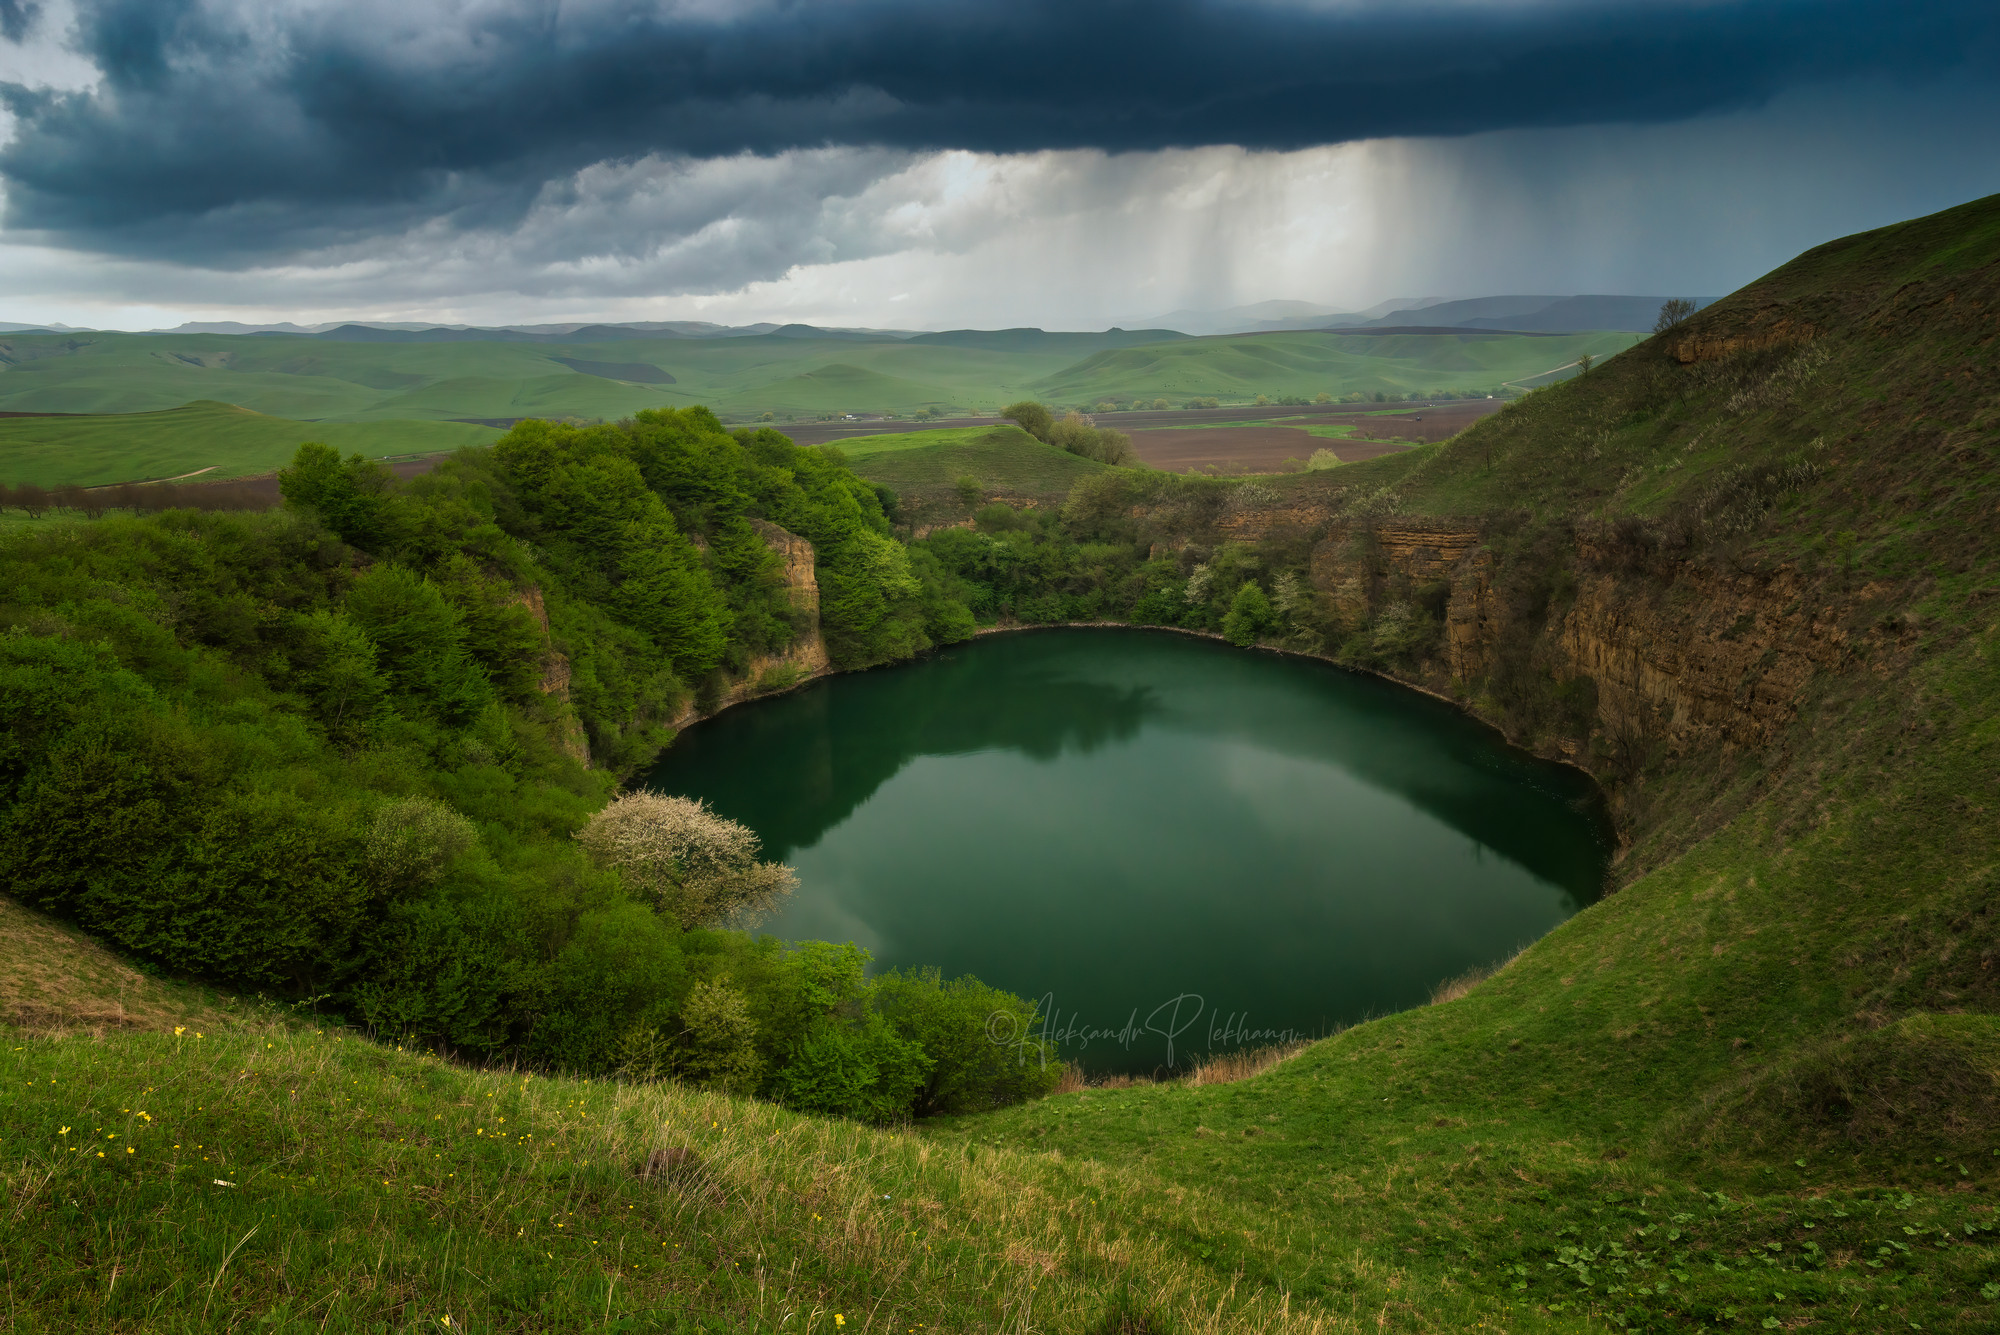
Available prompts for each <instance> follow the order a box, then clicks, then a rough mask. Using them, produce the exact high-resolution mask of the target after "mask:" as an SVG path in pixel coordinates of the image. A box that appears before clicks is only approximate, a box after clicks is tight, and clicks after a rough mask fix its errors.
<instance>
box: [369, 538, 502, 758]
mask: <svg viewBox="0 0 2000 1335" xmlns="http://www.w3.org/2000/svg"><path fill="white" fill-rule="evenodd" d="M345 610H346V613H347V616H348V618H349V619H351V620H352V621H353V622H354V624H355V625H357V626H359V627H360V628H361V629H362V630H363V631H365V632H366V633H367V635H368V638H369V639H370V640H371V641H373V642H374V645H375V651H376V662H377V664H379V666H380V667H381V669H382V672H383V675H384V676H385V677H386V678H387V679H388V682H389V686H390V689H391V690H393V691H395V692H396V693H397V694H398V695H400V696H401V697H402V698H403V699H404V700H405V701H407V702H409V703H412V704H415V705H417V706H418V707H420V708H422V709H425V710H427V711H429V712H431V713H433V714H434V715H435V716H436V717H437V718H438V720H439V721H441V722H443V723H445V724H446V725H448V726H450V727H457V728H462V727H466V726H468V725H470V724H471V722H472V721H473V719H475V718H477V717H478V716H479V714H480V713H481V712H482V711H483V710H484V709H485V708H486V707H487V705H489V704H491V703H492V701H493V688H492V686H491V685H490V684H489V683H488V681H487V679H486V672H485V670H484V669H483V668H481V667H480V666H479V664H477V663H476V662H474V661H473V659H472V655H471V654H469V653H467V652H466V649H465V619H464V618H463V617H462V616H460V615H459V612H458V609H457V608H455V607H453V606H452V605H451V604H450V603H448V602H446V601H445V599H444V595H442V594H440V593H439V592H438V591H437V588H436V587H435V586H434V585H432V584H431V582H430V581H429V580H426V579H424V578H423V577H422V576H421V575H418V574H416V573H415V572H414V571H410V570H406V569H404V568H403V567H402V566H399V565H378V566H376V567H375V568H374V569H372V570H370V571H369V572H368V573H367V574H365V575H363V576H362V577H361V578H360V579H358V580H356V581H355V582H354V587H353V588H352V589H350V590H349V591H348V594H347V604H346V608H345Z"/></svg>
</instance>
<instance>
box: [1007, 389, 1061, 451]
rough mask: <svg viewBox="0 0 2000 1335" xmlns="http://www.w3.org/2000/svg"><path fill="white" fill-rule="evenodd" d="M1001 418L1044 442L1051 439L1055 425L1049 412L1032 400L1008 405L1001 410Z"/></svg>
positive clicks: (1053, 418)
mask: <svg viewBox="0 0 2000 1335" xmlns="http://www.w3.org/2000/svg"><path fill="white" fill-rule="evenodd" d="M1000 416H1001V417H1002V418H1003V419H1005V420H1007V421H1009V422H1013V423H1014V424H1015V425H1017V426H1019V427H1020V428H1021V430H1023V431H1025V432H1027V433H1028V434H1029V435H1031V436H1033V437H1034V438H1035V439H1036V440H1039V441H1044V442H1046V441H1047V440H1048V439H1049V428H1050V427H1052V426H1054V425H1055V417H1054V416H1053V415H1052V414H1051V413H1050V412H1049V410H1048V409H1047V408H1045V407H1043V406H1042V405H1041V404H1039V403H1036V402H1035V401H1034V400H1032V399H1023V400H1021V401H1020V402H1019V403H1010V404H1008V405H1007V406H1006V407H1005V408H1002V409H1001V410H1000Z"/></svg>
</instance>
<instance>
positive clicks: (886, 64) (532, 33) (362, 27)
mask: <svg viewBox="0 0 2000 1335" xmlns="http://www.w3.org/2000/svg"><path fill="white" fill-rule="evenodd" d="M59 28H60V31H58V29H59ZM0 36H4V37H6V38H8V39H9V40H19V39H24V38H25V39H28V40H35V41H41V42H57V41H60V42H63V43H66V44H67V45H68V47H69V48H70V50H71V52H72V54H73V55H74V56H76V57H81V58H82V59H83V60H84V61H85V62H87V64H88V66H89V67H90V68H92V69H93V70H94V71H95V74H96V77H95V79H94V81H92V82H89V83H88V84H86V85H84V86H74V87H57V86H38V85H35V84H33V83H32V82H30V81H28V80H26V79H20V78H17V79H16V80H15V81H13V82H8V83H4V84H0V97H4V101H5V106H6V109H7V111H8V112H9V113H10V118H11V123H12V138H11V140H10V141H9V142H8V143H7V144H6V145H5V146H4V148H0V177H4V181H5V194H6V214H5V218H6V224H7V226H8V228H9V229H10V231H11V232H13V233H14V235H16V236H17V237H21V236H24V235H25V236H30V237H33V238H36V239H39V240H42V241H44V242H47V243H51V244H55V245H58V246H62V247H67V248H79V249H88V250H93V251H97V252H100V253H112V254H122V255H126V256H131V257H152V258H159V259H166V260H170V261H177V262H183V263H197V264H204V265H221V266H228V265H236V266H245V267H249V266H257V265H268V264H271V263H278V262H283V261H285V260H286V259H287V258H296V257H300V256H306V255H313V256H318V257H320V260H319V261H316V262H323V261H327V260H331V259H333V258H334V257H337V256H339V255H341V254H342V253H343V252H344V251H351V250H352V249H353V248H355V247H361V248H363V249H368V248H369V247H370V246H371V245H372V244H373V243H376V242H379V241H381V240H383V239H385V238H404V239H409V238H422V237H425V236H430V237H432V238H433V239H434V240H435V239H436V238H437V237H438V236H440V235H442V234H443V233H446V232H449V233H452V234H456V235H459V236H466V237H472V236H485V237H488V238H506V242H505V244H506V245H508V246H510V247H512V248H514V249H517V250H518V249H523V248H525V249H526V250H527V251H533V250H534V248H535V246H536V244H537V242H536V240H535V238H536V237H537V236H538V235H543V234H546V236H547V237H548V238H549V239H548V240H547V241H546V242H545V243H543V249H542V253H543V254H544V255H545V257H546V258H547V260H548V262H549V264H551V265H553V266H555V268H556V269H557V270H559V269H560V267H561V265H563V264H565V263H571V262H577V261H580V260H583V259H586V258H589V257H602V256H606V255H610V256H614V257H615V256H620V255H623V256H624V259H623V260H621V261H620V262H636V261H638V260H640V259H644V260H645V262H647V263H653V264H658V265H663V266H664V267H665V269H666V270H668V271H672V270H673V269H674V265H675V261H674V259H673V256H672V254H670V253H668V251H673V250H677V251H678V252H679V254H680V255H681V257H682V260H683V261H684V264H683V267H684V269H686V270H687V271H690V272H691V271H693V270H695V269H698V268H699V265H700V256H701V254H702V253H703V248H704V247H708V248H709V249H710V250H711V251H716V253H720V250H729V251H731V253H734V254H738V255H744V254H750V253H753V252H755V251H756V250H757V245H756V244H755V241H754V238H753V240H752V242H751V243H750V244H744V243H743V242H742V239H741V238H738V240H737V243H736V244H734V245H733V247H732V246H729V245H724V244H723V242H724V241H725V240H726V238H723V237H721V236H719V235H712V236H705V235H704V228H707V227H710V226H713V225H715V220H714V219H710V220H709V221H706V222H701V221H699V220H697V219H696V218H695V215H696V214H700V213H702V212H703V211H704V210H706V211H707V212H709V213H711V214H716V216H717V217H718V218H721V219H724V220H727V219H737V220H742V219H755V220H758V221H756V222H753V223H749V224H746V225H748V226H750V227H751V228H752V229H753V230H754V229H756V228H759V227H761V228H763V229H764V231H765V232H766V233H767V234H768V237H767V239H768V246H767V247H766V251H767V254H766V258H765V260H764V261H762V262H761V264H758V263H752V264H747V265H746V264H737V265H735V266H734V267H733V268H731V267H730V266H728V265H724V266H723V267H722V268H721V269H718V270H714V271H712V272H711V273H710V276H709V278H708V279H707V284H708V287H709V289H710V290H717V289H720V288H725V287H727V286H728V285H730V284H731V283H732V282H738V283H740V282H741V281H745V280H747V279H749V278H753V277H756V276H758V275H760V274H765V273H767V271H769V270H770V269H771V268H772V266H774V265H776V266H779V267H778V268H777V269H776V272H778V273H782V272H784V267H783V263H810V262H813V257H812V255H811V254H810V253H809V252H810V246H808V245H804V244H803V243H802V242H801V241H800V239H799V237H800V235H802V234H810V237H811V239H812V241H813V244H819V245H822V246H823V247H825V248H826V254H825V255H824V256H823V257H822V258H824V259H834V258H838V257H840V256H843V255H846V256H848V257H850V258H852V257H858V256H861V255H864V254H867V253H871V252H870V248H871V247H876V248H879V247H880V246H881V245H883V244H885V242H884V241H883V239H882V229H881V228H880V227H879V226H872V227H871V228H868V229H864V230H865V231H867V233H868V236H867V237H866V238H864V237H862V236H861V235H860V234H859V233H857V232H854V231H853V229H848V230H847V231H843V229H842V227H841V226H840V224H839V215H840V213H841V211H842V205H841V203H840V201H842V200H852V199H857V198H861V197H864V196H866V195H867V194H868V193H869V192H870V191H871V190H877V189H880V188H882V186H883V183H885V182H891V181H893V180H895V179H896V178H897V177H898V176H899V174H901V173H904V172H907V171H908V170H909V166H910V164H911V163H912V162H915V161H917V160H918V158H917V157H916V156H915V155H919V154H932V153H934V152H935V151H937V150H951V149H959V150H971V151H973V152H974V153H977V154H981V155H987V156H986V157H985V160H987V161H999V160H1005V158H996V157H994V156H992V155H1036V154H1042V153H1045V152H1046V151H1049V150H1059V151H1085V152H1091V151H1094V152H1098V153H1109V154H1128V153H1137V152H1139V151H1152V150H1161V149H1177V148H1200V147H1203V146H1209V145H1235V146H1240V147H1242V148H1245V149H1251V150H1295V149H1302V148H1307V147H1310V146H1314V145H1324V144H1337V143H1345V142H1350V141H1356V140H1362V139H1373V138H1384V137H1410V136H1459V135H1470V134H1478V133H1486V132H1493V131H1502V130H1509V129H1521V128H1527V127H1554V126H1575V125H1593V124H1605V123H1640V124H1644V123H1663V122H1671V121H1676V120H1681V119H1685V118H1688V117H1692V116H1698V115H1712V114H1715V113H1718V112H1723V111H1729V110H1733V109H1741V108H1747V107H1755V106H1758V105H1761V104H1762V103H1764V102H1765V101H1767V100H1768V99H1770V98H1772V97H1773V96H1775V95H1778V94H1781V93H1783V92H1784V91H1786V90H1788V89H1792V88H1796V87H1800V86H1805V85H1811V84H1814V83H1816V82H1824V81H1828V80H1836V79H1848V78H1853V77H1856V76H1861V75H1868V74H1879V75H1885V76H1889V77H1891V78H1896V79H1902V80H1914V79H1923V78H1930V77H1933V76H1936V75H1938V74H1940V73H1941V72H1946V71H1949V70H1952V69H1954V68H1963V67H1967V66H1969V67H1970V68H1972V69H1975V70H1985V71H1991V70H1992V69H1993V68H1994V67H1995V60H1996V52H2000V10H1996V9H1995V7H1994V6H1993V5H1992V3H1991V0H1932V2H1931V3H1927V4H1925V5H1921V6H1908V5H1897V4H1890V3H1881V2H1880V0H1760V2H1752V0H1708V2H1707V3H1699V4H1689V3H1683V2H1679V0H1638V2H1636V3H1628V4H1623V5H1605V4H1602V3H1597V4H1591V5H1583V4H1577V3H1570V0H1541V2H1539V3H1536V2H1532V0H1529V2H1524V3H1511V4H1510V3H1499V4H1494V3H1472V2H1471V0H1460V2H1458V3H1451V2H1449V0H1444V2H1440V3H1432V4H1387V3H1372V2H1368V0H1361V2H1356V3H1333V2H1328V3H1279V2H1278V0H1145V2H1144V3H1141V2H1140V0H846V2H845V3H803V2H801V0H765V2H763V3H747V4H723V3H721V2H720V0H693V2H684V3H671V2H666V3H658V4H645V3H637V2H635V0H569V2H568V3H561V4H559V3H556V2H555V0H468V2H464V3H450V4H442V3H440V4H422V3H412V0H292V2H291V3H282V2H281V3H271V2H270V0H79V3H78V4H77V5H76V8H75V9H74V11H73V13H72V12H70V11H64V12H63V14H62V15H61V16H60V17H59V16H58V15H57V13H56V12H55V11H54V10H51V11H50V12H48V13H46V14H42V15H40V17H39V21H38V19H37V11H36V7H35V6H32V5H29V4H24V3H22V2H21V0H0ZM1148 156H1150V152H1149V153H1148ZM1114 160H1115V159H1114ZM760 163H761V164H765V165H763V166H760V165H759V164H760ZM718 164H721V165H718ZM732 164H733V165H732ZM769 164H781V165H782V167H783V170H782V171H779V172H776V173H773V171H772V170H771V167H770V165H769ZM781 178H791V179H781ZM716 191H721V192H723V193H724V194H727V193H728V192H730V191H735V192H737V194H739V195H741V196H745V197H747V196H750V195H756V194H758V193H759V192H762V193H763V194H764V196H765V197H766V202H765V205H764V206H753V205H752V204H749V203H745V204H742V205H741V206H740V207H733V208H732V209H729V210H725V211H721V212H720V213H718V212H717V210H716V209H715V208H714V207H713V201H714V200H715V199H716V198H718V196H716V195H715V193H714V192H716ZM704 192H707V193H704ZM816 192H817V193H816ZM621 197H622V198H623V200H624V201H625V204H624V207H625V209H626V216H627V218H628V220H629V219H630V218H631V217H633V216H636V214H637V213H644V214H645V215H646V217H647V218H648V219H650V220H651V222H650V223H649V225H648V226H647V227H641V228H636V229H635V228H631V227H626V228H625V229H624V232H623V233H622V239H621V236H620V235H613V234H612V233H613V232H616V231H617V230H618V227H619V224H618V222H617V218H618V215H619V210H620V207H621V206H620V203H619V199H620V198H621ZM786 198H790V199H791V200H792V202H791V203H789V204H788V203H786V202H785V200H786ZM704 200H706V201H709V202H707V203H704V202H703V201H704ZM828 201H832V202H831V203H830V204H829V203H828ZM565 210H569V211H571V212H572V213H576V214H578V216H576V217H574V218H573V219H572V222H573V223H574V226H575V228H576V229H578V230H574V231H568V232H565V231H563V230H562V229H561V228H556V227H553V224H552V223H551V221H550V220H556V219H559V218H560V217H561V216H562V215H563V214H564V211H565ZM579 211H580V212H579ZM585 213H587V214H588V215H589V217H588V218H585V217H583V216H581V215H582V214H585ZM676 216H678V217H681V218H682V220H683V222H684V223H687V224H688V225H684V226H676V225H673V224H672V223H671V219H672V218H674V217H676ZM662 219H667V220H669V221H667V222H664V223H663V222H662V221H661V220H662ZM545 223H546V224H550V225H549V226H548V227H546V228H545ZM592 227H599V228H609V229H611V231H610V232H599V233H593V232H592V231H591V230H590V229H591V228H592ZM665 233H672V234H674V235H675V236H677V237H678V238H679V240H677V241H676V242H674V244H673V246H671V247H669V248H668V251H662V250H661V249H660V247H659V243H658V238H659V237H660V236H661V235H662V234H665ZM564 237H567V238H568V239H563V238H564ZM579 238H581V239H579ZM647 238H651V239H650V240H648V239H647ZM621 246H623V247H624V249H623V250H622V251H621V249H620V248H621ZM475 248H476V247H475ZM718 248H719V250H718ZM641 250H643V251H644V252H645V253H644V255H640V254H639V253H638V252H639V251H641ZM558 252H561V254H558ZM786 256H790V259H789V260H786V259H785V257H786ZM781 261H782V262H783V263H781ZM678 281H679V280H670V282H669V286H670V287H671V286H672V285H673V283H674V282H678ZM681 290H686V289H685V288H682V289H681Z"/></svg>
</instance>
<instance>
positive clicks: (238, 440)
mask: <svg viewBox="0 0 2000 1335" xmlns="http://www.w3.org/2000/svg"><path fill="white" fill-rule="evenodd" d="M499 435H500V433H499V432H498V431H496V430H494V429H493V428H492V427H483V426H472V425H469V424H467V423H463V422H436V421H396V420H389V421H379V422H368V423H365V424H363V423H350V422H295V421H290V420H288V419H286V418H282V417H267V416H265V415H264V414H262V413H256V412H251V411H250V410H249V409H247V408H238V407H234V406H233V405H231V404H227V403H204V402H197V403H189V404H184V405H183V406H181V407H179V408H171V409H168V410H167V411H165V412H157V413H130V414H117V415H107V416H86V417H10V418H0V481H4V482H8V483H14V484H20V483H28V482H32V483H35V484H37V485H39V486H44V487H52V486H59V485H61V484H63V483H66V482H76V483H81V484H83V485H86V486H95V485H98V484H100V483H109V482H135V481H144V480H147V479H152V478H170V477H179V476H181V475H183V474H187V473H193V472H196V471H197V470H202V475H203V476H204V477H208V478H226V477H243V476H246V475H251V474H257V473H268V472H271V471H273V470H274V469H277V468H281V467H283V466H284V465H285V464H286V463H287V462H289V461H290V459H291V457H292V452H293V451H294V450H296V449H298V447H299V443H300V442H301V441H306V440H319V441H324V442H326V443H327V444H329V445H332V446H333V447H334V448H336V449H338V450H341V451H342V452H344V453H360V454H365V455H368V456H369V457H371V458H379V457H381V456H384V455H392V454H431V453H440V452H443V451H447V450H455V449H458V448H460V447H462V446H466V445H484V444H487V443H488V442H490V441H493V440H496V439H498V437H499Z"/></svg>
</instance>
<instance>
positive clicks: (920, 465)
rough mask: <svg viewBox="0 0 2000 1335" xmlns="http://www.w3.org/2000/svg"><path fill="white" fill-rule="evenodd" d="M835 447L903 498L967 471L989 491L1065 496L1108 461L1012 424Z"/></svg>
mask: <svg viewBox="0 0 2000 1335" xmlns="http://www.w3.org/2000/svg"><path fill="white" fill-rule="evenodd" d="M836 448H838V449H839V451H840V452H841V453H842V454H843V455H845V456H846V457H847V460H848V463H849V466H851V467H852V468H853V469H854V471H855V472H856V473H859V474H860V475H861V476H862V477H865V478H867V479H868V480H869V481H870V482H880V483H882V484H883V485H884V486H887V487H889V488H891V489H892V490H894V491H896V492H897V493H899V494H901V495H904V496H905V497H906V498H909V497H914V498H924V497H927V496H935V495H939V494H942V493H944V492H947V491H950V490H951V489H953V488H954V487H956V485H957V484H958V480H959V479H960V478H968V477H969V478H971V479H973V480H974V481H975V482H977V483H978V484H979V485H980V487H981V489H982V490H983V491H985V492H987V493H989V494H1003V493H1004V494H1011V495H1020V496H1051V497H1053V496H1065V495H1068V493H1069V489H1070V487H1071V486H1073V485H1074V484H1075V483H1076V481H1077V479H1078V478H1082V477H1088V476H1089V475H1091V474H1093V473H1101V472H1104V471H1105V469H1106V468H1107V467H1108V465H1106V464H1101V463H1098V462H1096V461H1095V460H1092V459H1085V458H1083V457H1082V456H1081V455H1075V454H1071V453H1070V452H1069V451H1067V450H1060V449H1057V448H1056V447H1055V446H1053V445H1044V444H1043V443H1042V442H1041V441H1039V440H1036V439H1035V438H1034V437H1033V436H1031V435H1029V434H1028V433H1027V432H1025V431H1023V430H1021V428H1019V427H1017V426H1013V425H1011V424H1010V425H1007V426H988V427H978V426H974V427H947V428H944V429H942V430H938V431H910V432H905V433H903V434H901V435H886V436H861V437H858V438H856V439H854V440H844V441H841V442H840V443H839V445H838V446H837V447H836Z"/></svg>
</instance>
